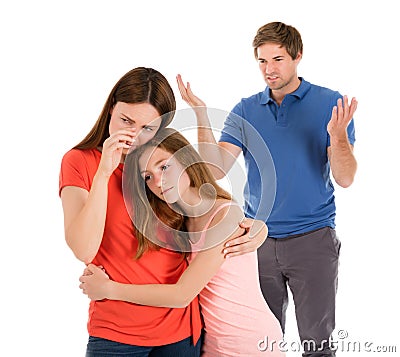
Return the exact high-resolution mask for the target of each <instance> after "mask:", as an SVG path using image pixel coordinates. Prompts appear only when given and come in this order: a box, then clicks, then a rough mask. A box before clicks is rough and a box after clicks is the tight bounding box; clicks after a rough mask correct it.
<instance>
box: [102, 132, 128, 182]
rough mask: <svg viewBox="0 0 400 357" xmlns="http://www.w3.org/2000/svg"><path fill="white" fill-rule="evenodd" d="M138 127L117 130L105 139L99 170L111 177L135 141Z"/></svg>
mask: <svg viewBox="0 0 400 357" xmlns="http://www.w3.org/2000/svg"><path fill="white" fill-rule="evenodd" d="M135 138H136V129H135V128H126V129H120V130H117V131H116V132H115V133H113V134H111V135H110V136H109V137H108V138H107V139H106V140H104V143H103V147H102V153H101V160H100V164H99V169H98V172H100V173H102V174H103V175H104V176H106V177H110V176H111V175H112V173H113V172H114V170H115V169H116V168H117V166H118V165H119V164H120V163H121V159H122V154H123V152H124V150H125V149H127V150H129V149H131V147H132V145H133V144H134V142H135Z"/></svg>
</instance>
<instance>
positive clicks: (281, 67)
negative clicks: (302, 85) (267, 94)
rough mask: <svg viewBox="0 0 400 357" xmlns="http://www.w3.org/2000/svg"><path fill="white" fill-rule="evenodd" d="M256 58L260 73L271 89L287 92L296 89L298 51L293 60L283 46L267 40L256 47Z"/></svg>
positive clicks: (299, 56)
mask: <svg viewBox="0 0 400 357" xmlns="http://www.w3.org/2000/svg"><path fill="white" fill-rule="evenodd" d="M257 58H258V65H259V68H260V71H261V74H262V76H263V78H264V80H265V82H266V83H267V85H268V86H269V87H270V88H271V90H272V91H279V92H282V94H288V93H291V92H293V91H294V90H296V89H297V86H298V80H297V65H298V64H299V62H300V59H301V54H300V53H299V54H298V55H297V57H296V59H294V60H293V59H292V57H290V55H289V54H288V53H287V51H286V49H285V48H284V47H281V45H279V44H276V43H271V42H268V43H264V44H263V45H261V46H260V47H258V48H257Z"/></svg>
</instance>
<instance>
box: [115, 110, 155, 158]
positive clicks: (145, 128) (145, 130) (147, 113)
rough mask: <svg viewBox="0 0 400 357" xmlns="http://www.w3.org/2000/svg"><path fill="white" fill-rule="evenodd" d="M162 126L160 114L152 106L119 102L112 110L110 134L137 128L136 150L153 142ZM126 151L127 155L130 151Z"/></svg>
mask: <svg viewBox="0 0 400 357" xmlns="http://www.w3.org/2000/svg"><path fill="white" fill-rule="evenodd" d="M160 125H161V117H160V114H159V113H158V111H157V109H156V108H154V107H153V106H152V105H151V104H149V103H124V102H117V104H115V105H114V107H113V108H112V110H111V119H110V126H109V132H110V135H112V134H114V133H115V132H117V131H118V130H120V129H128V128H135V129H136V138H135V142H134V145H133V149H134V148H135V147H138V146H140V145H143V144H144V143H147V142H148V141H149V140H151V139H152V138H153V137H154V135H155V134H156V133H157V130H158V129H159V128H160ZM124 150H125V151H126V152H124V154H126V153H127V151H128V149H124ZM129 150H132V149H129Z"/></svg>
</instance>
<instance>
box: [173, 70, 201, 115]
mask: <svg viewBox="0 0 400 357" xmlns="http://www.w3.org/2000/svg"><path fill="white" fill-rule="evenodd" d="M176 81H177V82H178V88H179V92H180V93H181V96H182V99H183V100H184V101H185V102H186V103H187V104H189V105H190V106H191V107H192V108H193V109H194V111H195V112H199V111H201V110H204V109H206V103H204V102H203V101H202V100H201V99H200V98H199V97H196V96H195V95H194V94H193V92H192V88H191V87H190V83H189V82H187V84H186V86H185V84H184V83H183V81H182V77H181V75H180V74H178V75H177V76H176Z"/></svg>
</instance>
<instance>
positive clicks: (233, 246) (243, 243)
mask: <svg viewBox="0 0 400 357" xmlns="http://www.w3.org/2000/svg"><path fill="white" fill-rule="evenodd" d="M239 225H240V227H242V228H244V229H245V233H244V234H243V235H241V236H239V237H235V238H232V239H230V240H229V241H227V242H226V243H225V248H224V251H223V253H224V255H225V258H230V257H235V256H237V255H242V254H246V253H250V252H254V251H255V250H257V249H258V248H259V247H261V245H262V244H263V243H264V241H265V239H266V238H267V236H268V228H267V225H266V224H265V223H264V222H263V221H260V220H254V219H251V218H245V219H244V220H243V221H242V222H240V224H239Z"/></svg>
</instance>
